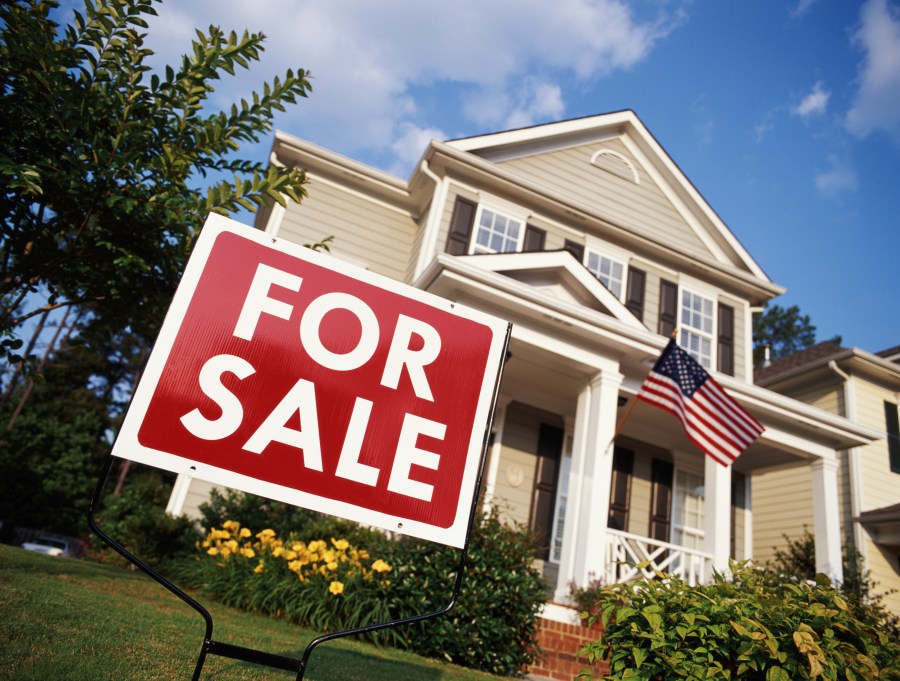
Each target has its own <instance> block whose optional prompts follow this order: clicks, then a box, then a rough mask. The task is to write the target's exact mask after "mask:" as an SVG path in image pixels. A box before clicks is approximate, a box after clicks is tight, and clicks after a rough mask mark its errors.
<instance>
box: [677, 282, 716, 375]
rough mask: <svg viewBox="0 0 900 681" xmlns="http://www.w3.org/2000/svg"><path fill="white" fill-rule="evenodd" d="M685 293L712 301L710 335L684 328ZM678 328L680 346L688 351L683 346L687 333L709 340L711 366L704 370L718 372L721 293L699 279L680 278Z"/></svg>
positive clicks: (692, 328)
mask: <svg viewBox="0 0 900 681" xmlns="http://www.w3.org/2000/svg"><path fill="white" fill-rule="evenodd" d="M685 292H687V293H690V294H692V295H695V296H700V297H701V298H707V299H709V300H711V301H712V330H711V331H710V333H709V334H708V335H707V334H706V333H705V332H703V331H702V330H698V329H696V328H694V327H687V328H686V327H685V326H684V324H683V322H682V320H681V315H682V309H683V304H684V302H683V295H684V293H685ZM676 326H677V328H678V344H679V345H681V347H682V348H684V349H685V350H687V348H686V347H685V346H684V345H683V344H682V340H683V338H684V332H685V331H688V332H690V333H693V334H695V335H697V336H702V337H704V338H707V337H708V338H709V366H708V367H703V368H704V369H706V370H707V371H714V370H717V369H718V366H719V357H718V348H719V342H718V340H719V335H718V334H719V291H718V290H716V289H714V288H712V287H711V286H709V285H708V284H705V283H704V282H702V281H699V280H697V279H691V278H689V277H680V278H679V282H678V317H677V318H676Z"/></svg>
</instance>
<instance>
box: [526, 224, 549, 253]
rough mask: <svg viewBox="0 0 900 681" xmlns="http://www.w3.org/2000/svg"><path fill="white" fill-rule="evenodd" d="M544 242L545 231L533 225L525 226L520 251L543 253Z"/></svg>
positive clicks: (545, 238)
mask: <svg viewBox="0 0 900 681" xmlns="http://www.w3.org/2000/svg"><path fill="white" fill-rule="evenodd" d="M546 240H547V230H545V229H541V228H540V227H535V226H534V225H525V243H524V244H523V245H522V251H523V252H525V253H533V252H534V251H543V250H544V242H545V241H546Z"/></svg>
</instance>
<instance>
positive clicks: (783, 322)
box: [753, 305, 841, 366]
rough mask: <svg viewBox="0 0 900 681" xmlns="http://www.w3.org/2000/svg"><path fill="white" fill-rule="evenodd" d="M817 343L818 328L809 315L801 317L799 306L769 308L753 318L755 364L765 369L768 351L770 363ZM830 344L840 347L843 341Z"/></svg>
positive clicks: (835, 340) (837, 340)
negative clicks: (763, 365) (767, 349)
mask: <svg viewBox="0 0 900 681" xmlns="http://www.w3.org/2000/svg"><path fill="white" fill-rule="evenodd" d="M815 342H816V327H815V325H813V323H812V322H811V321H810V319H809V315H805V314H800V308H799V307H797V306H796V305H791V307H787V308H785V307H781V306H780V305H766V307H765V309H764V310H763V312H762V313H761V314H757V315H754V317H753V364H754V365H755V366H762V364H763V361H764V358H765V349H766V347H768V348H769V350H770V358H771V359H779V358H781V357H787V356H788V355H792V354H794V353H795V352H798V351H800V350H803V349H805V348H808V347H810V346H812V345H814V344H815ZM830 342H832V343H836V344H838V345H840V343H841V337H840V336H835V337H834V338H832V339H830Z"/></svg>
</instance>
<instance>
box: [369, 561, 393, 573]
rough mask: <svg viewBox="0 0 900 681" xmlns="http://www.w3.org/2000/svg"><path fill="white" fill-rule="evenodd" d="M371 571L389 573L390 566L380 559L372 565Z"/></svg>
mask: <svg viewBox="0 0 900 681" xmlns="http://www.w3.org/2000/svg"><path fill="white" fill-rule="evenodd" d="M372 569H373V570H374V571H375V572H390V571H391V566H390V565H388V564H387V563H385V562H384V561H383V560H381V558H379V559H378V560H376V561H375V562H374V563H372Z"/></svg>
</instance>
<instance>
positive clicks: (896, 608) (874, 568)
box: [868, 543, 900, 615]
mask: <svg viewBox="0 0 900 681" xmlns="http://www.w3.org/2000/svg"><path fill="white" fill-rule="evenodd" d="M868 564H869V565H868V567H869V570H870V572H871V577H872V579H873V581H874V582H875V585H876V586H875V593H883V592H890V591H891V590H893V592H892V593H886V594H885V597H884V601H883V603H884V605H885V607H886V608H887V609H888V610H890V611H891V612H892V613H894V614H895V615H900V591H898V587H900V555H898V550H897V547H896V546H894V547H890V546H879V545H878V544H871V543H870V544H869V550H868Z"/></svg>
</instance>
